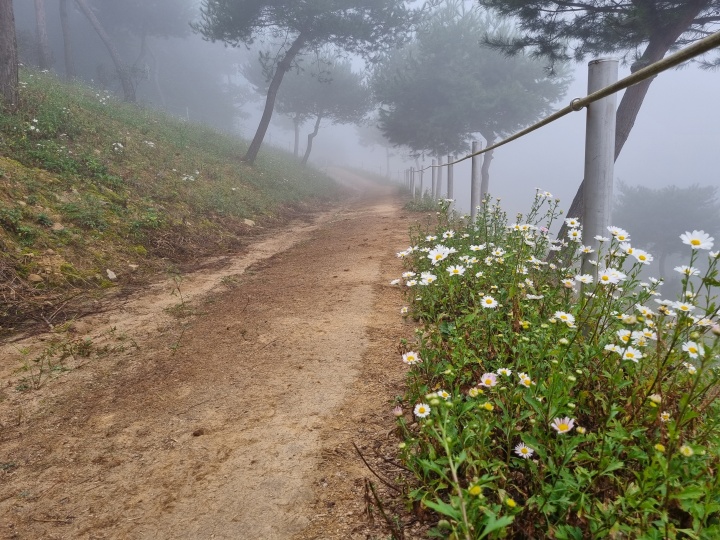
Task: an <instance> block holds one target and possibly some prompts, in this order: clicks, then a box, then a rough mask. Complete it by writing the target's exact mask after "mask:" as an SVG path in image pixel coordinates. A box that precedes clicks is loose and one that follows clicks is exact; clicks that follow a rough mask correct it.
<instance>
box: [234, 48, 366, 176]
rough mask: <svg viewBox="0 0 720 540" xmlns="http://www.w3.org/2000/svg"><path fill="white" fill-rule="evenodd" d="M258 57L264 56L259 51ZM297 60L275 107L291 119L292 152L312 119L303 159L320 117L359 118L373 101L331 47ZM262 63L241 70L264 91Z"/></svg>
mask: <svg viewBox="0 0 720 540" xmlns="http://www.w3.org/2000/svg"><path fill="white" fill-rule="evenodd" d="M261 58H267V56H265V55H261ZM299 64H300V65H299V66H298V68H297V69H294V70H291V71H290V72H289V73H288V74H287V75H286V76H285V80H284V84H283V85H282V87H281V88H280V91H279V92H278V96H277V101H276V102H275V109H276V110H277V112H279V113H281V114H284V115H286V116H288V117H290V118H291V119H292V120H293V124H294V127H295V155H297V149H298V137H299V130H300V127H301V126H302V124H303V123H305V122H306V121H308V120H311V119H313V120H314V122H315V125H316V129H314V130H313V132H312V133H311V134H310V135H309V136H308V145H307V147H306V152H305V157H304V158H303V161H304V162H305V161H307V158H308V157H309V155H310V150H311V149H312V139H314V138H315V136H316V135H317V133H318V130H319V128H320V122H321V121H323V120H327V121H329V122H330V123H332V124H353V123H357V122H360V121H361V120H362V118H363V117H364V116H365V114H366V113H367V112H368V111H369V110H370V108H371V107H372V106H373V103H372V100H371V95H370V90H369V89H368V87H367V85H366V83H365V81H364V77H363V75H362V74H361V73H356V72H354V71H353V70H352V64H351V62H350V61H349V60H342V59H338V56H337V54H334V52H333V51H332V50H323V51H315V52H314V53H312V54H308V55H305V56H304V57H303V58H302V59H301V60H300V62H299ZM262 67H263V64H262V62H255V63H253V64H251V65H249V66H247V67H246V69H245V70H244V74H245V76H246V78H247V79H248V81H250V82H251V83H252V84H253V86H255V88H256V89H257V90H258V91H259V92H261V93H263V94H265V93H267V87H268V82H269V81H268V79H267V70H265V69H262Z"/></svg>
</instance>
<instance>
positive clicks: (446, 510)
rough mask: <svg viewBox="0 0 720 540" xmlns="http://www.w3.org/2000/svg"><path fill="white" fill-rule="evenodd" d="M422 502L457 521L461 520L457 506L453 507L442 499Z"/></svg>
mask: <svg viewBox="0 0 720 540" xmlns="http://www.w3.org/2000/svg"><path fill="white" fill-rule="evenodd" d="M423 502H424V503H425V506H427V507H428V508H432V509H433V510H435V511H436V512H438V513H439V514H442V515H444V516H448V517H451V518H453V519H455V520H457V521H461V520H462V515H461V514H460V510H458V509H457V508H453V507H452V506H450V505H449V504H448V503H446V502H444V501H430V500H426V501H423Z"/></svg>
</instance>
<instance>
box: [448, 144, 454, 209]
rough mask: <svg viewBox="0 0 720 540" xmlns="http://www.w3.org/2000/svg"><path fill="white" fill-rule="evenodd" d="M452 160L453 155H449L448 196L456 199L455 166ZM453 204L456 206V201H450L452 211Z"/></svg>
mask: <svg viewBox="0 0 720 540" xmlns="http://www.w3.org/2000/svg"><path fill="white" fill-rule="evenodd" d="M452 161H453V160H452V156H448V157H447V162H448V167H447V170H448V171H447V179H448V180H447V182H448V187H447V198H448V199H451V200H454V199H455V196H454V194H453V191H454V190H453V166H452ZM453 206H455V203H454V202H451V203H450V211H451V212H452V211H453Z"/></svg>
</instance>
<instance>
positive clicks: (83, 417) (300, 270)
mask: <svg viewBox="0 0 720 540" xmlns="http://www.w3.org/2000/svg"><path fill="white" fill-rule="evenodd" d="M329 172H330V173H331V174H332V175H334V176H335V177H336V178H337V179H338V180H339V181H341V182H344V183H347V184H348V185H352V186H353V187H354V188H355V189H356V190H357V195H356V196H355V197H354V198H353V199H352V200H351V201H350V202H348V203H346V204H345V205H344V206H343V207H340V208H336V209H334V210H332V211H330V212H325V213H323V214H320V215H318V216H316V217H315V219H314V221H313V222H311V223H309V224H308V223H299V224H296V225H294V226H291V227H289V228H287V229H285V230H282V231H275V232H273V233H272V234H269V235H267V236H266V237H265V238H264V239H260V240H258V241H257V242H256V243H254V244H253V245H251V246H250V248H249V251H248V252H247V253H244V254H242V255H238V256H237V257H232V258H231V259H230V260H229V261H228V262H227V264H225V265H224V266H223V267H222V268H219V269H218V268H215V269H213V270H205V271H201V272H197V273H195V274H189V275H185V276H183V277H182V279H181V280H180V281H178V280H168V281H164V282H160V283H157V284H155V285H153V286H151V287H148V288H147V289H146V290H144V291H141V292H139V293H137V294H134V295H133V296H132V297H130V298H128V299H127V300H125V301H124V302H122V303H121V304H119V305H118V306H117V308H116V309H113V310H110V311H107V312H104V313H102V314H98V315H96V316H90V317H87V318H85V319H83V320H81V321H77V322H76V323H75V324H73V325H72V326H70V327H69V328H68V329H66V334H65V335H64V337H63V339H66V340H69V339H74V340H76V341H75V343H79V342H82V341H83V340H90V341H91V342H92V347H93V350H95V351H97V350H101V351H104V354H103V355H101V356H100V357H97V356H91V357H90V358H89V359H88V358H85V357H82V356H80V355H78V356H77V358H76V359H73V358H68V359H67V360H66V361H65V363H64V367H65V368H67V370H60V371H57V370H56V371H53V372H48V373H47V374H45V377H44V378H41V379H40V382H39V384H38V386H39V388H37V389H33V388H29V389H28V388H23V385H24V386H25V387H27V385H28V373H29V372H27V371H18V368H19V367H20V366H22V364H23V362H24V361H25V362H27V358H31V357H33V355H37V354H38V352H39V351H42V350H43V347H48V346H49V345H48V344H49V343H52V342H53V339H55V341H57V337H55V338H53V336H50V335H46V336H36V337H34V338H33V339H32V340H28V341H26V342H15V343H11V344H5V345H0V376H2V377H3V383H4V385H5V386H3V387H2V388H1V389H0V538H22V539H36V538H58V539H60V538H67V539H76V538H82V539H85V538H87V539H91V538H93V539H95V538H98V539H99V538H187V539H195V538H232V539H240V538H242V539H290V538H296V539H298V540H300V539H303V540H307V539H311V538H337V539H341V538H342V539H351V538H358V539H360V538H362V539H365V538H381V537H385V538H386V537H387V534H386V533H385V532H384V527H383V523H382V522H379V521H378V520H377V519H376V520H375V521H374V522H373V521H372V520H370V519H369V515H368V512H367V505H366V500H364V498H363V497H364V495H365V490H366V481H365V478H373V477H372V475H371V474H370V472H369V471H368V469H367V468H366V467H365V466H364V465H363V464H362V462H361V461H360V460H359V458H358V456H357V453H356V451H355V449H354V447H353V443H355V444H356V445H357V446H358V447H359V448H360V449H361V451H362V452H363V453H365V452H367V453H368V455H369V454H373V453H374V454H375V455H378V449H380V451H382V448H383V447H384V446H386V443H387V444H389V445H391V444H394V442H393V440H392V433H391V432H392V429H393V422H392V420H391V418H390V416H391V415H390V410H391V407H392V405H391V401H392V399H393V398H394V397H395V396H396V395H398V394H400V393H401V392H402V389H401V387H402V382H403V372H404V370H403V368H402V364H401V362H399V355H398V354H396V349H397V346H398V341H399V339H400V338H402V337H410V336H412V331H413V329H412V327H411V326H410V324H409V323H407V322H405V321H403V319H402V318H401V317H400V316H399V310H400V307H401V306H402V305H403V296H402V293H401V291H400V290H399V289H398V288H396V287H391V286H390V285H389V281H390V280H391V279H393V278H395V277H398V276H399V274H400V273H401V271H402V269H401V264H400V262H399V260H398V259H397V258H396V257H395V253H396V251H398V250H399V249H402V248H404V247H405V246H406V245H407V242H408V240H407V231H408V227H409V226H410V225H411V221H412V219H413V218H412V217H411V216H409V215H408V214H407V213H405V212H403V211H402V210H401V201H400V200H399V199H398V198H397V197H396V196H395V195H394V193H393V189H392V188H387V187H382V186H378V185H376V184H373V183H371V182H367V181H366V180H364V179H361V178H360V177H357V176H356V175H354V174H352V173H349V172H347V171H342V170H331V171H329ZM22 350H27V351H31V353H26V354H25V355H23V354H21V352H20V351H22ZM24 358H25V360H23V359H24ZM18 388H19V389H20V390H18ZM388 474H392V473H391V472H388ZM383 535H384V536H383ZM409 537H410V536H409Z"/></svg>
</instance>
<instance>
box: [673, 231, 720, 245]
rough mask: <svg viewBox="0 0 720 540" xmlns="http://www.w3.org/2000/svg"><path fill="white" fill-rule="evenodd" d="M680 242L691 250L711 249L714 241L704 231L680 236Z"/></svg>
mask: <svg viewBox="0 0 720 540" xmlns="http://www.w3.org/2000/svg"><path fill="white" fill-rule="evenodd" d="M680 240H682V241H683V243H684V244H687V245H689V246H690V247H691V248H693V249H712V247H713V240H715V239H714V238H713V237H712V236H710V235H709V234H707V233H706V232H705V231H693V232H685V234H681V235H680Z"/></svg>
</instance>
